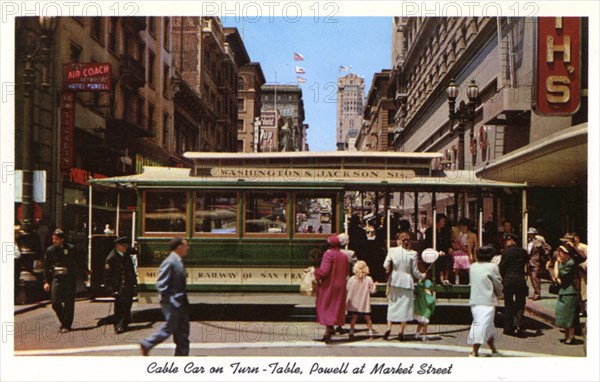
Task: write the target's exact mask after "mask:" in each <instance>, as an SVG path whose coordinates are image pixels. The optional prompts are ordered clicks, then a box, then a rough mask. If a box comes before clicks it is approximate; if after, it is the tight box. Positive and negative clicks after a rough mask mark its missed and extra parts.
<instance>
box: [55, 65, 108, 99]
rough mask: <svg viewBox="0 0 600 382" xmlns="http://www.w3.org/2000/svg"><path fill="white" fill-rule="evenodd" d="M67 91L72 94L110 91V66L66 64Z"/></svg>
mask: <svg viewBox="0 0 600 382" xmlns="http://www.w3.org/2000/svg"><path fill="white" fill-rule="evenodd" d="M65 89H66V90H69V91H72V92H77V91H80V92H108V91H110V64H108V63H99V62H69V63H67V64H65Z"/></svg>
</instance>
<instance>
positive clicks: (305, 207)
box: [295, 194, 336, 235]
mask: <svg viewBox="0 0 600 382" xmlns="http://www.w3.org/2000/svg"><path fill="white" fill-rule="evenodd" d="M295 206H296V210H295V213H296V221H295V223H296V233H299V234H323V235H325V234H331V233H332V232H335V231H336V230H335V221H336V220H335V195H332V194H330V195H314V194H299V195H296V204H295Z"/></svg>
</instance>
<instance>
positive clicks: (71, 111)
mask: <svg viewBox="0 0 600 382" xmlns="http://www.w3.org/2000/svg"><path fill="white" fill-rule="evenodd" d="M74 116H75V96H74V94H73V93H63V94H62V95H61V97H60V169H61V170H62V172H63V173H66V172H67V171H69V168H71V166H73V145H74V144H75V142H74V128H75V126H74V123H73V121H74Z"/></svg>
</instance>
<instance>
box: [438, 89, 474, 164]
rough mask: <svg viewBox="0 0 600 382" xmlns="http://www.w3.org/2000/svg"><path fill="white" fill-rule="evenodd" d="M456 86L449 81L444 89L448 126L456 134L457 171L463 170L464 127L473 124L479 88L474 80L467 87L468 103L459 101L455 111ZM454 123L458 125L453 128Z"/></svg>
mask: <svg viewBox="0 0 600 382" xmlns="http://www.w3.org/2000/svg"><path fill="white" fill-rule="evenodd" d="M458 92H459V89H458V86H457V85H456V82H455V81H454V79H451V80H450V84H448V87H447V88H446V96H447V97H448V109H449V113H448V117H449V118H450V126H451V128H452V131H453V132H455V133H458V153H457V156H458V169H459V170H464V169H465V126H466V124H467V123H471V124H473V123H474V120H475V103H476V101H477V98H478V97H479V88H478V87H477V84H476V83H475V80H471V83H470V84H469V86H468V87H467V98H468V99H469V102H468V103H465V101H460V103H459V105H458V109H455V105H456V98H457V97H458ZM454 121H458V125H456V127H455V126H454Z"/></svg>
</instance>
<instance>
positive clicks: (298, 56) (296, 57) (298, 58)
mask: <svg viewBox="0 0 600 382" xmlns="http://www.w3.org/2000/svg"><path fill="white" fill-rule="evenodd" d="M294 61H304V56H303V55H301V54H300V53H297V52H294Z"/></svg>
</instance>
